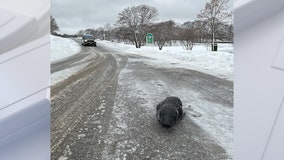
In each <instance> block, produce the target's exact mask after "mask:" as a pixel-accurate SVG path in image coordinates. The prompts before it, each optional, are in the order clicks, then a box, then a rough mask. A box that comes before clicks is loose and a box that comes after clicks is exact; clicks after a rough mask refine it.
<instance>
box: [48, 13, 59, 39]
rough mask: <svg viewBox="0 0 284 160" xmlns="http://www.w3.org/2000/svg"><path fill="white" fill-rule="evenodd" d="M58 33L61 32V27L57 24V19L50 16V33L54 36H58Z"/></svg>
mask: <svg viewBox="0 0 284 160" xmlns="http://www.w3.org/2000/svg"><path fill="white" fill-rule="evenodd" d="M56 31H59V27H58V25H57V23H56V20H55V18H54V17H52V16H50V33H51V34H52V35H55V34H57V33H56Z"/></svg>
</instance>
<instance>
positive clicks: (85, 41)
mask: <svg viewBox="0 0 284 160" xmlns="http://www.w3.org/2000/svg"><path fill="white" fill-rule="evenodd" d="M82 45H83V46H97V43H96V41H95V37H94V36H92V35H83V36H82Z"/></svg>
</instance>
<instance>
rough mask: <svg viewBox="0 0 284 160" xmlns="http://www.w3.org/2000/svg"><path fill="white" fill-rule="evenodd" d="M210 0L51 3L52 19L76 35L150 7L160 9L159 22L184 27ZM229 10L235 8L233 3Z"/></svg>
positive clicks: (62, 29)
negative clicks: (127, 10)
mask: <svg viewBox="0 0 284 160" xmlns="http://www.w3.org/2000/svg"><path fill="white" fill-rule="evenodd" d="M208 1H209V0H51V15H52V16H53V17H54V18H55V19H56V22H57V24H58V26H59V28H60V33H67V34H74V33H77V32H78V31H79V30H81V29H83V30H85V29H88V28H98V27H103V26H104V25H105V24H107V23H110V24H111V25H113V24H115V23H116V21H117V19H118V13H119V12H121V11H122V10H123V9H125V8H127V7H131V6H137V5H141V4H146V5H149V6H153V7H156V8H157V9H158V13H159V15H158V17H157V18H158V20H157V21H167V20H174V21H175V22H179V23H183V22H186V21H192V20H194V19H195V18H196V16H197V14H198V13H199V12H200V10H201V9H203V8H204V6H205V3H206V2H208ZM229 7H230V8H231V10H232V8H233V0H230V2H229Z"/></svg>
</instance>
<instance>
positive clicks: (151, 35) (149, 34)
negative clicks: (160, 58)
mask: <svg viewBox="0 0 284 160" xmlns="http://www.w3.org/2000/svg"><path fill="white" fill-rule="evenodd" d="M153 41H154V36H153V34H152V33H147V36H146V42H147V43H153Z"/></svg>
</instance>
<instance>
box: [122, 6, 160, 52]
mask: <svg viewBox="0 0 284 160" xmlns="http://www.w3.org/2000/svg"><path fill="white" fill-rule="evenodd" d="M157 15H158V10H157V9H156V8H155V7H151V6H147V5H139V6H133V7H128V8H125V9H123V10H122V11H121V12H120V13H119V14H118V21H117V23H118V25H120V26H123V27H127V28H128V29H129V30H130V31H131V33H132V37H133V41H134V44H135V46H136V48H140V47H141V44H142V41H145V36H146V30H147V27H149V25H150V24H151V23H152V21H153V20H155V18H156V17H157Z"/></svg>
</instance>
